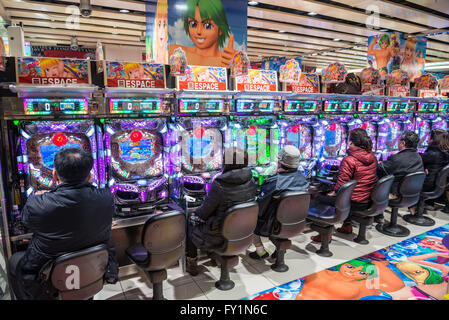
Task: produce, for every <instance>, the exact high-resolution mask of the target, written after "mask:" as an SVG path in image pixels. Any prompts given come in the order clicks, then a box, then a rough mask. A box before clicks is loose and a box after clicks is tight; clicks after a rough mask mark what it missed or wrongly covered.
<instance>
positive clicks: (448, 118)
mask: <svg viewBox="0 0 449 320" xmlns="http://www.w3.org/2000/svg"><path fill="white" fill-rule="evenodd" d="M438 117H439V118H441V120H442V121H439V122H438V124H437V126H438V128H437V129H443V130H448V127H449V123H448V122H449V101H447V98H441V99H440V100H439V102H438Z"/></svg>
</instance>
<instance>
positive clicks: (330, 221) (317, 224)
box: [307, 180, 357, 257]
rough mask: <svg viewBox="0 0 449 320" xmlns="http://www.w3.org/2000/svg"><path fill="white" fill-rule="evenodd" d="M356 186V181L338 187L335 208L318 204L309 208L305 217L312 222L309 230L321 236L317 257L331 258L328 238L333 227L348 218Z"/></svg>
mask: <svg viewBox="0 0 449 320" xmlns="http://www.w3.org/2000/svg"><path fill="white" fill-rule="evenodd" d="M356 185H357V181H356V180H351V181H349V182H346V183H345V184H344V185H342V186H341V187H340V189H339V190H338V192H337V198H336V200H335V207H332V206H328V205H325V204H320V203H319V204H317V206H315V207H313V208H310V210H309V213H308V216H307V220H309V221H311V222H312V224H311V225H310V228H311V229H312V230H314V231H317V232H319V233H320V235H321V248H320V249H319V250H318V251H317V252H316V254H317V255H319V256H323V257H330V256H332V252H330V251H329V237H330V236H331V235H332V231H333V227H334V225H335V224H337V223H341V222H343V221H344V220H346V218H347V217H348V216H349V212H350V210H351V195H352V191H354V188H355V186H356Z"/></svg>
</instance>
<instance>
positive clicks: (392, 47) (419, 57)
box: [367, 32, 427, 82]
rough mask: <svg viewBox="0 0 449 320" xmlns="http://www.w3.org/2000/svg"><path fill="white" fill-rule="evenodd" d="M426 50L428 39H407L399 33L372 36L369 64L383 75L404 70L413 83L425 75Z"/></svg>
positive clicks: (370, 39)
mask: <svg viewBox="0 0 449 320" xmlns="http://www.w3.org/2000/svg"><path fill="white" fill-rule="evenodd" d="M426 48H427V38H426V37H416V38H411V37H408V38H407V39H406V38H405V36H404V34H403V33H399V32H390V33H385V34H383V35H377V36H371V37H368V51H367V54H368V63H369V64H370V65H371V66H372V67H373V68H375V69H377V70H378V71H379V72H380V74H381V75H387V74H390V73H391V72H393V71H394V70H398V69H401V70H404V71H405V72H407V74H408V76H409V78H410V81H412V82H413V81H415V79H416V78H418V77H420V76H421V75H422V74H424V66H425V63H426Z"/></svg>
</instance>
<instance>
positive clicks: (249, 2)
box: [248, 1, 259, 6]
mask: <svg viewBox="0 0 449 320" xmlns="http://www.w3.org/2000/svg"><path fill="white" fill-rule="evenodd" d="M248 4H249V5H250V6H257V5H258V4H259V2H257V1H248Z"/></svg>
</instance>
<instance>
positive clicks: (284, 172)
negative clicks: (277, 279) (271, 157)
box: [249, 145, 309, 259]
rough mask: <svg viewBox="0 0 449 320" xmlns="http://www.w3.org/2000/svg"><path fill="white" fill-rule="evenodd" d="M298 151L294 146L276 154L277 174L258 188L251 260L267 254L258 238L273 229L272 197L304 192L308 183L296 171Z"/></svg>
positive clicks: (286, 147)
mask: <svg viewBox="0 0 449 320" xmlns="http://www.w3.org/2000/svg"><path fill="white" fill-rule="evenodd" d="M299 159H300V151H299V150H298V148H296V147H295V146H291V145H288V146H285V147H284V148H283V149H282V150H281V151H280V152H279V154H278V170H277V174H275V175H273V176H271V177H269V178H267V179H266V180H265V181H264V182H263V184H262V185H261V188H260V195H259V197H258V199H257V201H258V202H259V217H258V220H257V226H256V230H255V231H254V233H255V236H254V240H253V243H254V246H255V247H256V251H254V252H251V253H250V254H249V256H250V258H252V259H265V258H267V257H268V256H269V254H268V252H267V251H266V250H265V247H264V245H263V243H262V241H261V239H260V236H266V237H268V236H270V235H271V233H272V232H273V228H274V219H275V214H276V208H277V203H276V201H273V198H272V197H273V196H275V195H279V194H280V193H281V192H283V191H303V190H304V191H306V190H307V188H308V187H309V183H308V182H307V180H306V177H305V176H304V174H303V173H302V171H299V170H298V167H299Z"/></svg>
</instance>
